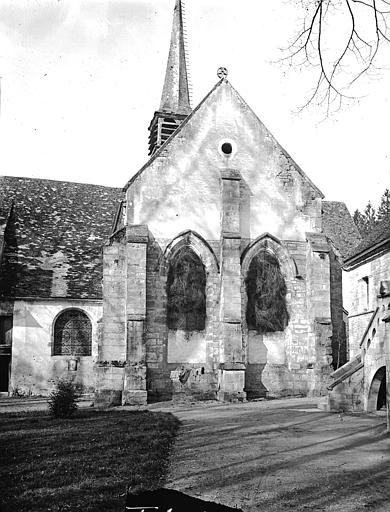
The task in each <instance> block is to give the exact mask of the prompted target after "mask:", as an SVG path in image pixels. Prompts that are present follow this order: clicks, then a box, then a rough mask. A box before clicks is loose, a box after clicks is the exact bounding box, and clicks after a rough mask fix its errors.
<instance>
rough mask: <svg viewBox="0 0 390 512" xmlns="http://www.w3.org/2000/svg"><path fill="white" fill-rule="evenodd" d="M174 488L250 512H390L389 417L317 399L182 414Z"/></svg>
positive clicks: (177, 410)
mask: <svg viewBox="0 0 390 512" xmlns="http://www.w3.org/2000/svg"><path fill="white" fill-rule="evenodd" d="M171 411H172V412H173V413H174V414H176V416H177V417H178V418H179V419H180V420H181V421H182V427H181V431H180V434H179V437H178V439H177V442H176V446H175V450H174V454H173V458H172V464H171V471H170V478H169V486H170V487H172V488H174V489H177V490H180V491H183V492H187V493H188V494H192V495H193V496H198V497H201V498H203V499H206V500H210V501H216V502H219V503H223V504H226V505H230V506H232V507H234V506H236V507H240V508H242V509H243V510H244V511H255V510H256V511H261V512H282V511H284V510H294V511H308V510H310V511H326V512H331V511H332V512H333V511H337V512H352V511H353V512H356V511H360V510H364V511H375V512H389V511H390V450H389V448H390V438H389V437H388V436H387V435H386V434H384V431H385V418H384V417H383V416H382V417H381V416H375V415H344V416H343V417H341V418H340V417H339V415H338V414H329V413H325V412H322V411H319V410H318V409H317V408H316V401H314V400H310V399H289V400H277V401H272V402H252V403H247V404H234V405H209V406H207V407H204V406H203V407H201V406H193V407H188V408H183V407H179V408H174V409H171Z"/></svg>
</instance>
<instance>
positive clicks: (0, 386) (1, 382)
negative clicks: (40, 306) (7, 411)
mask: <svg viewBox="0 0 390 512" xmlns="http://www.w3.org/2000/svg"><path fill="white" fill-rule="evenodd" d="M11 350H12V316H0V393H4V392H6V393H7V392H8V391H9V381H10V373H11Z"/></svg>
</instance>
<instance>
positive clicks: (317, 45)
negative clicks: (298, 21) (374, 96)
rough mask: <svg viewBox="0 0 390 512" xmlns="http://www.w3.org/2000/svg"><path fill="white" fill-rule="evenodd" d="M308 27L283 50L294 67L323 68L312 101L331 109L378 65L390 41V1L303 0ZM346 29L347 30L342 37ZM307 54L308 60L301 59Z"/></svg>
mask: <svg viewBox="0 0 390 512" xmlns="http://www.w3.org/2000/svg"><path fill="white" fill-rule="evenodd" d="M298 3H300V5H301V7H302V8H303V9H304V10H305V16H304V18H303V23H302V27H301V29H300V30H298V32H297V33H296V34H295V36H294V38H293V39H292V42H291V43H290V44H289V46H288V47H287V48H285V49H284V50H283V52H284V53H285V56H284V57H282V58H281V59H280V60H281V61H283V62H286V61H288V62H289V63H290V65H291V66H293V65H298V66H300V67H301V66H310V67H313V68H318V76H317V79H316V81H315V85H314V87H313V90H312V92H311V94H310V97H309V100H308V101H307V102H306V104H305V105H304V106H303V108H305V107H307V106H308V105H310V104H311V103H313V102H317V103H319V104H325V105H326V107H327V111H328V112H329V109H330V107H331V106H332V105H334V104H335V105H337V104H338V105H339V107H340V106H341V103H342V101H343V100H344V99H346V98H350V99H352V98H356V96H354V94H353V92H352V86H354V84H355V83H356V82H357V81H358V80H359V79H360V78H361V77H362V76H364V75H368V74H369V72H370V71H371V70H374V69H376V70H377V69H378V68H376V65H375V63H376V60H377V58H378V53H379V50H380V48H381V45H383V44H384V43H390V33H389V29H388V24H387V22H388V19H389V15H390V9H389V8H390V0H300V2H298ZM340 28H342V33H341V35H340ZM300 56H302V57H303V60H302V59H300Z"/></svg>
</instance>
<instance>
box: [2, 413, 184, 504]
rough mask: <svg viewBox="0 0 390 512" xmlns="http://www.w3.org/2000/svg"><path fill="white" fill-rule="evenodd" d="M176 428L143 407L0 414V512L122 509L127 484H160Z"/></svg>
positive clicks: (163, 416)
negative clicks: (63, 414)
mask: <svg viewBox="0 0 390 512" xmlns="http://www.w3.org/2000/svg"><path fill="white" fill-rule="evenodd" d="M178 425H179V422H178V420H177V419H176V418H175V417H174V416H172V415H171V414H165V413H153V412H149V411H140V412H133V411H131V412H129V411H115V410H110V411H104V412H103V411H95V410H93V409H88V410H87V409H81V410H79V411H77V412H76V413H75V415H74V417H73V418H72V419H53V418H52V417H50V416H49V415H48V414H46V413H42V412H41V413H39V412H36V413H34V412H30V413H14V414H0V503H1V505H0V510H1V512H16V511H18V512H22V511H56V512H59V511H68V510H82V511H87V510H88V511H92V510H94V511H95V510H96V511H97V510H99V511H103V510H118V511H121V512H122V511H123V510H124V504H125V494H126V489H127V488H129V490H130V491H131V492H135V491H137V490H142V489H153V488H156V487H159V486H161V485H163V483H164V478H165V474H166V470H167V463H168V457H169V453H170V449H171V446H172V443H173V440H174V436H175V434H176V431H177V429H178Z"/></svg>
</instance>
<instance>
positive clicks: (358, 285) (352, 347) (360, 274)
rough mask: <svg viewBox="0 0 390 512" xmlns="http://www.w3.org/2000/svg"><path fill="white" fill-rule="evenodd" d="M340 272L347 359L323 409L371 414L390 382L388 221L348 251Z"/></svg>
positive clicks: (379, 406)
mask: <svg viewBox="0 0 390 512" xmlns="http://www.w3.org/2000/svg"><path fill="white" fill-rule="evenodd" d="M344 270H345V276H344V282H345V301H346V304H348V308H349V352H350V360H349V361H348V363H347V364H345V365H344V366H342V367H340V368H339V369H337V370H336V371H335V372H334V373H332V375H331V382H330V385H329V395H328V396H327V398H326V399H325V400H323V402H322V405H323V407H324V408H327V409H330V410H357V411H362V410H364V411H367V412H373V411H376V410H380V409H382V408H385V407H386V388H387V389H389V382H390V378H389V371H390V370H389V368H390V324H389V322H390V221H389V219H384V220H383V221H382V222H381V223H380V224H379V225H377V226H376V227H375V229H374V230H373V231H372V232H371V233H370V234H369V236H368V237H367V238H366V239H365V240H363V241H362V242H361V243H360V244H359V245H358V246H357V247H356V248H355V249H354V250H353V251H351V252H350V254H349V256H348V258H347V259H346V260H345V265H344ZM386 368H387V375H386ZM388 402H390V400H388Z"/></svg>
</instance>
